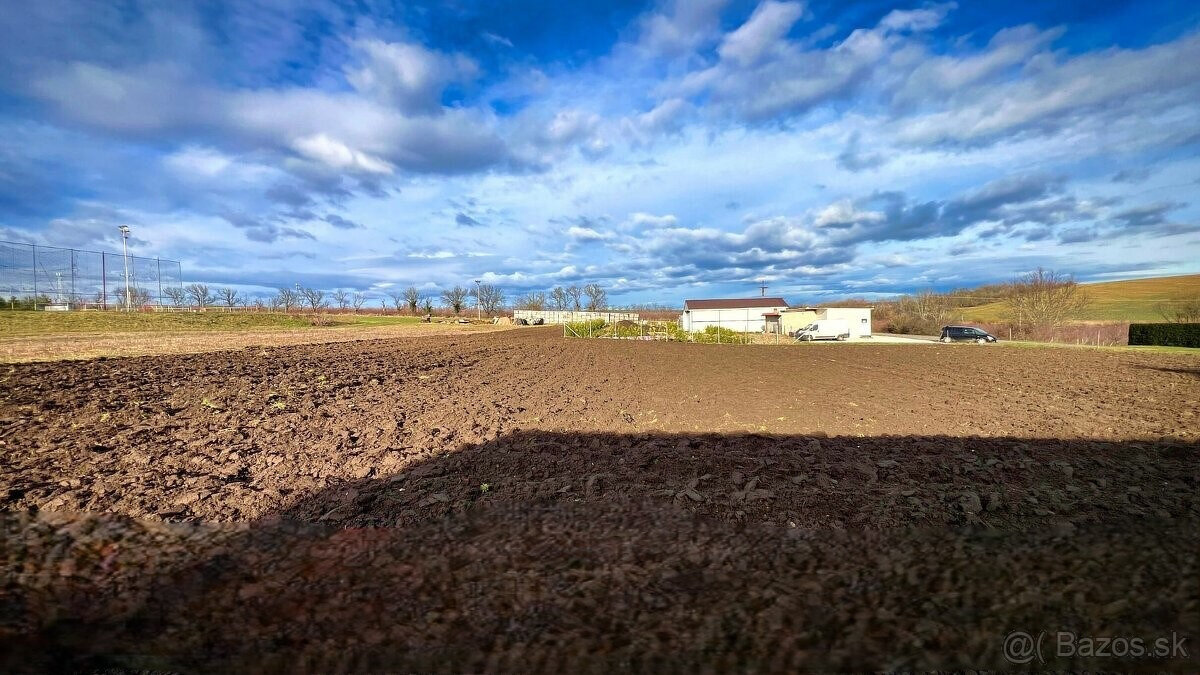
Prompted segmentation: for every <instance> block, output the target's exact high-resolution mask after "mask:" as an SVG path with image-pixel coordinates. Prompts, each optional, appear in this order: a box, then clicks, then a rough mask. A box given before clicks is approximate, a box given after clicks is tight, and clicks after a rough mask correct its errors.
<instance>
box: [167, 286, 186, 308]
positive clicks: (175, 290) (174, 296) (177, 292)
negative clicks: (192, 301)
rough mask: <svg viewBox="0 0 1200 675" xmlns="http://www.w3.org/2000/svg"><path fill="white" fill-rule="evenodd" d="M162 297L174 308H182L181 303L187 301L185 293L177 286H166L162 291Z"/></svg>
mask: <svg viewBox="0 0 1200 675" xmlns="http://www.w3.org/2000/svg"><path fill="white" fill-rule="evenodd" d="M163 295H165V296H167V298H168V299H170V301H171V304H172V305H174V306H176V307H183V303H184V302H185V301H186V300H187V293H185V292H184V290H183V289H182V288H180V287H179V286H167V287H166V288H164V289H163Z"/></svg>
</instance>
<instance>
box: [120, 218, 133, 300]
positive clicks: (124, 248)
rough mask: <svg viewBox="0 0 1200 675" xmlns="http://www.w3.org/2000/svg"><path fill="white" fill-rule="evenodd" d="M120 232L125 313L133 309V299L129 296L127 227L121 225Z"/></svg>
mask: <svg viewBox="0 0 1200 675" xmlns="http://www.w3.org/2000/svg"><path fill="white" fill-rule="evenodd" d="M120 230H121V255H122V256H124V258H125V311H126V312H128V311H129V310H131V309H133V298H131V297H130V296H129V243H128V242H129V226H128V225H122V226H121V227H120Z"/></svg>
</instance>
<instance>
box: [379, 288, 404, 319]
mask: <svg viewBox="0 0 1200 675" xmlns="http://www.w3.org/2000/svg"><path fill="white" fill-rule="evenodd" d="M388 297H389V298H391V299H392V304H393V305H395V307H396V313H397V314H398V313H400V311H401V310H403V309H404V291H402V290H400V289H396V290H393V291H388ZM383 308H384V309H387V305H384V307H383Z"/></svg>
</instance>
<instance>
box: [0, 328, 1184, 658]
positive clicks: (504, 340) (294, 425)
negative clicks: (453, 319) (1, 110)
mask: <svg viewBox="0 0 1200 675" xmlns="http://www.w3.org/2000/svg"><path fill="white" fill-rule="evenodd" d="M0 372H2V376H0V394H2V395H3V398H2V399H0V500H3V503H4V506H5V507H6V509H8V511H9V513H8V514H7V516H6V517H5V518H4V519H3V520H4V522H3V526H4V528H5V533H4V539H3V541H4V544H3V550H0V556H2V557H0V560H3V568H2V569H0V573H2V575H3V582H4V586H3V588H4V589H5V590H4V591H3V594H2V595H0V670H14V669H20V670H45V669H56V668H57V669H68V668H103V667H124V668H150V669H184V670H194V669H200V670H228V669H253V670H289V671H290V670H303V671H308V670H317V671H326V670H379V669H389V670H443V671H458V672H461V671H466V670H521V671H528V670H539V671H540V670H556V671H559V670H593V671H602V670H603V671H607V670H612V669H614V668H622V669H629V668H633V669H640V670H655V671H657V670H664V669H667V670H684V669H693V668H695V667H704V668H706V669H713V670H722V671H724V670H767V671H786V670H794V669H796V668H808V669H812V668H854V669H858V668H873V669H882V668H893V667H924V668H932V667H963V666H989V667H1005V666H1008V665H1011V664H1009V663H1008V662H1006V661H1005V660H1004V655H1003V652H1002V651H1001V648H1002V646H1003V642H1004V638H1005V636H1006V635H1007V634H1008V633H1009V632H1010V631H1013V630H1023V631H1026V632H1029V633H1031V634H1034V635H1036V634H1038V632H1039V631H1050V634H1051V638H1049V639H1050V640H1051V645H1050V646H1048V647H1047V648H1046V649H1045V650H1044V653H1043V656H1044V657H1046V661H1045V665H1051V666H1057V667H1077V668H1102V667H1114V666H1125V667H1130V666H1135V667H1144V668H1154V669H1157V668H1172V669H1178V670H1194V669H1195V668H1196V666H1197V665H1198V662H1197V660H1196V659H1197V653H1198V652H1200V645H1197V644H1194V643H1189V647H1190V649H1189V650H1188V653H1189V656H1188V657H1186V658H1142V659H1138V660H1131V659H1130V658H1128V657H1127V658H1108V659H1105V658H1083V659H1081V658H1074V659H1072V658H1056V656H1055V653H1054V648H1053V644H1052V642H1053V639H1052V638H1053V632H1054V631H1059V630H1063V631H1073V632H1075V633H1077V634H1079V635H1109V636H1111V635H1126V636H1129V637H1142V638H1157V637H1160V636H1164V635H1170V634H1171V633H1172V632H1175V633H1178V634H1180V635H1184V636H1188V637H1190V638H1191V639H1192V640H1197V639H1200V584H1198V582H1197V579H1200V549H1198V548H1197V547H1196V544H1195V542H1196V540H1197V538H1196V537H1197V534H1200V497H1198V495H1200V464H1197V449H1198V447H1200V445H1198V442H1200V420H1198V419H1197V414H1198V413H1200V361H1198V360H1197V359H1195V358H1189V357H1187V356H1178V355H1162V354H1157V355H1156V354H1132V353H1127V352H1111V351H1098V350H1067V349H1021V348H1003V347H980V346H976V345H949V346H942V345H920V346H904V345H840V346H831V347H826V348H821V349H787V350H781V349H779V348H774V347H765V346H764V347H755V346H742V347H730V346H718V345H686V344H666V343H645V342H640V343H639V342H624V341H604V340H594V341H586V340H565V339H563V338H561V337H560V333H558V332H557V330H556V329H554V328H547V329H523V330H517V331H508V332H504V333H491V334H481V335H470V336H463V335H459V336H447V337H426V338H423V339H420V340H379V341H364V342H354V343H341V344H326V345H308V346H295V347H278V348H266V349H263V348H254V349H247V350H242V351H235V352H226V353H220V354H200V355H188V356H162V357H143V358H137V359H108V360H96V361H87V362H76V363H42V364H21V365H12V366H6V367H4V370H3V371H0ZM6 656H7V658H5V657H6ZM1034 663H1039V664H1040V662H1038V661H1034Z"/></svg>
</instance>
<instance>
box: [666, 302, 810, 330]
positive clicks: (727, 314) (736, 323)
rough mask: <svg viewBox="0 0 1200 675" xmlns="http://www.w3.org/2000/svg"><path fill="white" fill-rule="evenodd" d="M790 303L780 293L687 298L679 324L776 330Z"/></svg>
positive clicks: (696, 327)
mask: <svg viewBox="0 0 1200 675" xmlns="http://www.w3.org/2000/svg"><path fill="white" fill-rule="evenodd" d="M787 306H788V304H787V300H784V299H783V298H778V297H774V298H771V297H758V298H711V299H701V300H685V301H684V303H683V314H682V315H680V317H679V326H680V327H681V328H683V330H686V331H702V330H704V329H705V328H708V327H709V326H720V327H721V328H724V329H726V330H732V331H736V332H739V333H762V332H764V331H777V330H779V326H780V317H781V316H782V312H783V310H785V309H787Z"/></svg>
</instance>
